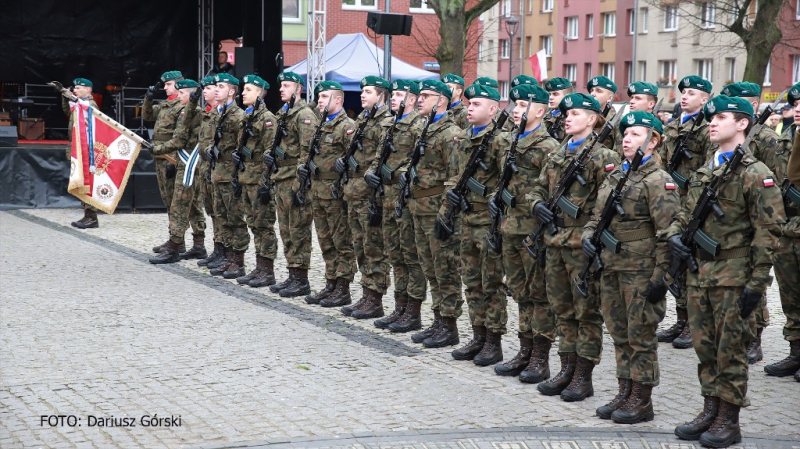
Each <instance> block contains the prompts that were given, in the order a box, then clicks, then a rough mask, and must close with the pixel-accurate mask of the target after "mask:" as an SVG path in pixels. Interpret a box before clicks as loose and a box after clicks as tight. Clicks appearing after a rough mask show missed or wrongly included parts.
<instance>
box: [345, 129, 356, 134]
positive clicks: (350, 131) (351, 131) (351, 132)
mask: <svg viewBox="0 0 800 449" xmlns="http://www.w3.org/2000/svg"><path fill="white" fill-rule="evenodd" d="M345 132H346V133H347V135H348V136H349V135H350V134H353V132H355V129H348V130H347V131H345Z"/></svg>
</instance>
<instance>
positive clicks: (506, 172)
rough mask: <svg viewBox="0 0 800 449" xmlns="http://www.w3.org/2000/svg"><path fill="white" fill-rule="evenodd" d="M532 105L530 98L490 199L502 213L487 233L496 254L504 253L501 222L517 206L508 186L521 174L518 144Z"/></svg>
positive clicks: (487, 238)
mask: <svg viewBox="0 0 800 449" xmlns="http://www.w3.org/2000/svg"><path fill="white" fill-rule="evenodd" d="M531 104H533V102H532V101H531V99H530V98H528V107H527V108H526V109H525V113H524V114H522V118H521V119H520V121H519V127H518V128H517V133H516V134H515V135H514V142H512V143H511V148H509V149H508V152H507V153H506V161H505V163H504V164H503V171H501V172H500V179H499V180H498V183H497V185H498V187H499V188H498V190H497V193H496V194H495V195H494V197H492V198H490V199H489V201H494V202H495V204H496V205H497V208H498V209H499V210H500V213H499V214H497V216H496V217H495V218H492V224H491V226H489V232H487V233H486V242H487V243H488V244H489V248H491V249H492V250H494V252H496V253H501V252H503V235H502V234H500V222H502V221H503V215H505V212H506V206H508V207H516V206H517V198H516V197H515V196H514V194H513V193H511V191H510V190H508V185H509V184H510V183H511V178H512V177H513V176H514V175H516V174H517V173H519V168H518V167H517V144H519V138H520V136H521V135H522V133H524V132H525V128H526V127H527V126H528V112H530V110H531Z"/></svg>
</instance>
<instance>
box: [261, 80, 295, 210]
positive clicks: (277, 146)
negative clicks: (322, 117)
mask: <svg viewBox="0 0 800 449" xmlns="http://www.w3.org/2000/svg"><path fill="white" fill-rule="evenodd" d="M296 98H297V94H292V98H291V99H289V104H288V107H287V108H286V109H284V110H282V111H281V113H280V116H279V117H278V129H276V130H275V138H274V139H273V140H272V149H271V150H270V152H269V155H270V156H272V163H271V164H265V165H266V169H265V170H264V181H265V182H264V186H263V187H265V188H266V189H267V195H269V198H270V199H272V174H273V173H275V172H276V171H278V168H280V166H279V165H278V161H279V160H284V159H286V152H285V151H283V149H282V148H281V141H282V140H283V138H284V137H286V136H288V135H289V130H288V129H287V128H286V117H287V116H288V115H289V111H291V110H292V108H293V107H294V102H295V99H296Z"/></svg>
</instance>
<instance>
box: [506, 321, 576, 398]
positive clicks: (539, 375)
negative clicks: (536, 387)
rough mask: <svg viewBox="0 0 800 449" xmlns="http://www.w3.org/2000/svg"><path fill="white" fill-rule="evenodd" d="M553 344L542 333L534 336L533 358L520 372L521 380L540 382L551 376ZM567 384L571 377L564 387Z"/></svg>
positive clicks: (530, 382)
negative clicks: (551, 349) (551, 350)
mask: <svg viewBox="0 0 800 449" xmlns="http://www.w3.org/2000/svg"><path fill="white" fill-rule="evenodd" d="M552 346H553V342H551V341H550V340H548V339H547V338H546V337H544V336H542V335H537V336H535V337H533V349H531V360H530V362H528V366H527V367H525V369H524V370H523V371H522V372H521V373H519V381H520V382H524V383H526V384H538V383H539V382H544V381H545V380H547V379H549V378H550V348H551V347H552ZM561 368H562V369H563V368H564V357H563V356H562V357H561ZM573 369H574V367H573ZM559 374H560V373H559ZM570 376H572V374H570ZM567 384H569V379H568V380H567V381H566V383H565V384H564V387H566V386H567ZM562 389H563V387H562ZM540 391H541V390H540ZM548 391H549V387H548ZM559 393H561V390H558V392H557V393H553V394H551V395H548V396H555V395H557V394H559ZM545 394H546V393H545Z"/></svg>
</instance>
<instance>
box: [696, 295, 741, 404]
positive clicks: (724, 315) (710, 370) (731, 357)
mask: <svg viewBox="0 0 800 449" xmlns="http://www.w3.org/2000/svg"><path fill="white" fill-rule="evenodd" d="M743 288H744V287H715V288H700V287H691V286H690V287H689V325H690V326H691V328H692V344H693V346H694V351H695V352H696V353H697V358H698V359H700V363H699V365H698V366H697V374H698V377H699V378H700V391H701V393H702V394H703V395H704V396H715V397H718V398H720V399H722V400H723V401H725V402H729V403H731V404H734V405H738V406H739V407H747V406H748V405H750V401H749V400H748V399H747V397H746V396H747V376H748V367H749V365H748V363H747V344H748V343H749V342H750V341H751V340H753V338H754V336H753V329H754V328H755V316H754V315H753V314H751V315H750V317H749V319H743V318H742V317H741V315H740V312H739V306H738V305H737V301H738V300H739V296H740V295H741V294H742V290H743Z"/></svg>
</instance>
